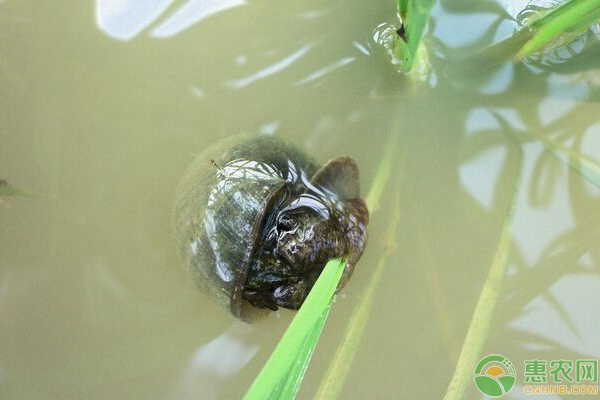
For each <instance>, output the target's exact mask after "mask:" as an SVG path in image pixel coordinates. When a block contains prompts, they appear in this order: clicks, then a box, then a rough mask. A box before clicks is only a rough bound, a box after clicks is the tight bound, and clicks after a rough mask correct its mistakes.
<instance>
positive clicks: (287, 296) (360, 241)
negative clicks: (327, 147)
mask: <svg viewBox="0 0 600 400" xmlns="http://www.w3.org/2000/svg"><path fill="white" fill-rule="evenodd" d="M358 196H359V182H358V167H357V166H356V163H355V162H354V160H353V159H352V158H350V157H339V158H337V159H335V160H332V161H330V162H329V163H327V164H326V165H325V166H323V167H322V168H321V169H320V170H318V171H317V172H316V173H315V175H314V176H313V178H312V180H311V181H309V180H308V179H307V178H306V175H305V174H304V172H303V171H296V169H295V168H294V167H293V164H292V165H291V166H290V168H289V174H288V177H287V179H286V182H285V184H283V185H282V186H281V187H279V188H278V189H277V191H276V192H275V193H273V194H272V197H271V198H270V200H269V210H267V211H266V213H265V215H264V216H263V220H262V223H261V224H262V226H261V228H260V230H259V235H258V237H257V238H256V243H255V246H254V249H253V252H252V258H251V260H250V266H249V271H248V274H247V277H246V281H245V283H244V284H243V298H244V299H245V300H247V301H249V302H250V303H251V304H252V305H254V306H255V307H259V308H269V309H272V310H277V308H278V307H284V308H291V309H298V308H299V307H300V306H301V305H302V303H303V302H304V299H305V298H306V296H307V295H308V293H309V291H310V289H311V288H312V286H313V285H314V283H315V282H316V280H317V278H318V277H319V274H320V273H321V271H322V270H323V268H324V266H325V264H326V263H327V262H328V261H329V260H330V259H331V258H334V257H343V258H346V259H347V260H348V267H347V271H346V272H347V275H349V274H351V272H352V268H353V265H354V263H355V262H356V261H357V260H358V258H359V257H360V255H361V254H362V250H363V248H364V245H365V241H366V225H367V222H368V211H367V208H366V206H365V204H364V202H363V200H362V199H360V198H359V197H358Z"/></svg>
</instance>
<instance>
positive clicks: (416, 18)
mask: <svg viewBox="0 0 600 400" xmlns="http://www.w3.org/2000/svg"><path fill="white" fill-rule="evenodd" d="M434 4H435V0H398V13H399V15H400V19H401V23H402V25H401V27H400V30H399V32H401V34H399V35H398V36H397V37H396V38H395V41H394V44H393V49H394V54H395V56H396V57H397V58H398V59H400V60H402V61H403V69H404V71H405V72H409V71H410V70H411V69H412V67H413V64H414V62H415V59H416V56H417V51H418V50H419V45H420V44H421V39H422V38H423V34H424V33H425V28H426V27H427V21H429V15H430V14H431V9H432V8H433V5H434Z"/></svg>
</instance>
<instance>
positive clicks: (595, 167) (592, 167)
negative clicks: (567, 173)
mask: <svg viewBox="0 0 600 400" xmlns="http://www.w3.org/2000/svg"><path fill="white" fill-rule="evenodd" d="M526 135H528V136H530V137H532V138H535V139H537V140H539V141H540V142H542V143H543V144H544V146H545V147H546V149H547V150H548V151H549V152H550V153H551V154H552V155H553V156H554V157H556V158H557V159H559V160H560V161H562V162H563V163H565V164H567V165H568V166H569V167H570V168H571V169H572V170H573V171H575V172H576V173H578V174H579V175H581V176H582V177H583V178H584V179H585V180H587V181H588V182H590V183H591V184H592V185H594V186H596V187H597V188H599V189H600V163H599V162H598V161H596V160H594V159H593V158H591V157H588V156H586V155H584V154H581V153H579V152H577V151H574V150H571V149H569V148H568V147H566V146H563V145H562V144H560V143H556V142H555V141H553V140H550V139H548V138H547V137H545V136H544V135H541V134H539V133H534V132H527V133H526Z"/></svg>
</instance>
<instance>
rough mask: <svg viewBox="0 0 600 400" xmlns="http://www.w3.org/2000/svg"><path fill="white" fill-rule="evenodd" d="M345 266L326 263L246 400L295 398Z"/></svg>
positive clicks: (343, 262)
mask: <svg viewBox="0 0 600 400" xmlns="http://www.w3.org/2000/svg"><path fill="white" fill-rule="evenodd" d="M345 267H346V262H345V261H343V260H340V259H333V260H331V261H329V262H328V263H327V265H326V266H325V268H324V269H323V272H321V275H320V276H319V279H318V280H317V282H316V283H315V285H314V286H313V288H312V289H311V291H310V293H309V295H308V297H307V298H306V300H305V301H304V304H303V305H302V307H301V308H300V310H299V311H298V313H297V314H296V316H295V317H294V319H293V320H292V323H291V324H290V326H289V327H288V329H287V330H286V332H285V334H284V335H283V337H282V338H281V340H280V341H279V344H278V345H277V347H276V348H275V351H273V354H271V357H270V358H269V360H268V361H267V363H266V364H265V366H264V368H263V369H262V371H261V372H260V374H259V375H258V377H257V378H256V380H255V381H254V383H253V384H252V386H251V387H250V389H249V390H248V392H247V393H246V396H245V397H244V398H245V399H247V400H255V399H256V400H263V399H292V398H294V397H295V395H296V393H297V391H298V388H299V387H300V382H301V381H302V378H303V377H304V373H305V371H306V368H307V366H308V363H309V361H310V358H311V356H312V353H313V351H314V348H315V347H316V345H317V342H318V340H319V337H320V335H321V331H322V330H323V325H324V324H325V320H326V319H327V315H328V314H329V309H330V307H331V301H332V298H333V295H334V293H335V290H336V288H337V286H338V283H339V281H340V279H341V277H342V273H343V272H344V268H345Z"/></svg>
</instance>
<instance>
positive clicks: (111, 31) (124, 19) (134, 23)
mask: <svg viewBox="0 0 600 400" xmlns="http://www.w3.org/2000/svg"><path fill="white" fill-rule="evenodd" d="M172 3H173V0H157V1H152V2H148V1H144V0H96V22H97V24H98V26H99V27H100V29H102V30H103V31H104V32H106V34H107V35H109V36H111V37H113V38H115V39H121V40H131V39H133V38H134V37H135V36H137V35H138V34H139V33H140V32H141V31H142V30H144V29H145V28H146V27H148V26H149V25H150V24H152V23H153V22H154V21H156V20H157V19H158V18H159V17H160V16H161V15H162V14H163V12H164V11H166V10H167V9H168V8H169V6H170V5H171V4H172ZM244 4H246V1H245V0H189V1H188V2H187V3H185V4H183V5H182V6H181V7H180V8H179V9H178V10H177V11H175V12H174V13H173V14H172V15H170V16H169V17H167V18H166V20H164V22H162V23H161V24H160V25H158V26H157V27H155V28H154V29H153V30H152V32H151V34H150V35H151V36H152V37H156V38H166V37H170V36H174V35H177V34H178V33H181V32H183V31H184V30H185V29H187V28H189V27H191V26H192V25H194V24H195V23H197V22H199V21H201V20H203V19H205V18H207V17H210V16H211V15H214V14H217V13H219V12H221V11H224V10H228V9H230V8H233V7H237V6H241V5H244Z"/></svg>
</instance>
